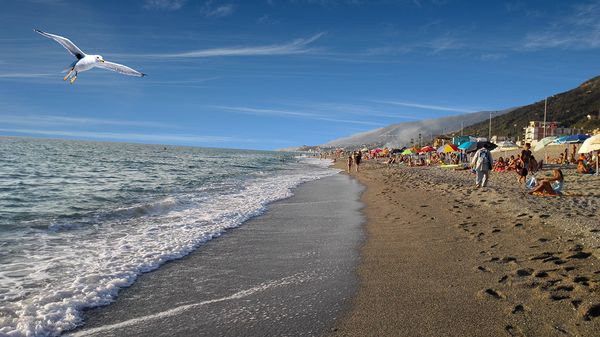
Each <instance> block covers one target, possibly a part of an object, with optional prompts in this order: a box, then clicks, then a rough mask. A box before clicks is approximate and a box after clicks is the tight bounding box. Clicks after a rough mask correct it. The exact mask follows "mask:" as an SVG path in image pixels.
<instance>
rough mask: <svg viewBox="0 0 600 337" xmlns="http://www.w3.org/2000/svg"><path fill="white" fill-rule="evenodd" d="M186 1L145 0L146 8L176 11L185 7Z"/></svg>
mask: <svg viewBox="0 0 600 337" xmlns="http://www.w3.org/2000/svg"><path fill="white" fill-rule="evenodd" d="M185 3H186V0H145V1H144V8H146V9H163V10H169V11H174V10H178V9H180V8H181V7H183V5H185Z"/></svg>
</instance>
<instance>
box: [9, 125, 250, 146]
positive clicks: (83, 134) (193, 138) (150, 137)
mask: <svg viewBox="0 0 600 337" xmlns="http://www.w3.org/2000/svg"><path fill="white" fill-rule="evenodd" d="M0 132H6V133H19V134H26V135H43V136H57V137H74V138H87V139H104V140H121V141H123V140H125V141H139V142H174V143H224V142H233V141H240V140H241V139H236V138H234V137H217V136H200V135H171V134H151V133H128V132H124V133H119V132H96V131H69V130H39V129H10V128H0Z"/></svg>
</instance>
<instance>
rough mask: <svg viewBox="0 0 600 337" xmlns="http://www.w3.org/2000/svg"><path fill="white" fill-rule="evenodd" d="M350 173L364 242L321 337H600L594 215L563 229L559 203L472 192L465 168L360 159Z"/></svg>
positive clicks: (504, 192) (498, 190)
mask: <svg viewBox="0 0 600 337" xmlns="http://www.w3.org/2000/svg"><path fill="white" fill-rule="evenodd" d="M344 164H345V163H343V162H339V161H338V163H336V167H337V168H341V169H344V168H345V167H344ZM436 170H437V171H436ZM351 175H352V176H354V177H356V178H357V179H358V180H359V181H360V182H361V183H362V184H363V185H365V186H366V191H365V192H364V193H363V196H362V201H363V203H364V204H365V205H366V206H365V209H364V212H365V216H366V217H367V222H366V232H367V239H366V241H365V243H364V245H363V247H362V248H361V256H362V259H361V262H360V264H359V268H358V274H359V278H360V283H359V288H358V292H357V294H356V297H355V298H354V300H353V305H352V308H351V309H350V311H348V312H347V313H346V316H345V317H344V318H343V319H342V320H341V321H339V322H338V324H337V326H336V331H335V332H333V333H331V334H330V335H332V336H565V335H579V336H594V335H596V334H597V331H600V317H598V316H600V295H599V294H600V263H599V261H598V258H597V256H598V252H599V251H600V247H599V246H598V240H597V239H598V237H597V234H598V230H599V229H600V228H597V227H599V225H598V223H597V211H595V208H592V209H593V210H594V212H593V213H594V216H593V217H592V216H591V213H590V214H587V213H586V214H583V215H582V216H579V215H578V214H571V216H570V219H571V220H572V223H577V224H579V225H581V228H582V229H581V230H577V231H574V232H572V233H570V232H568V231H566V230H565V229H564V226H561V224H563V225H564V223H563V222H564V218H563V217H562V216H561V214H560V213H561V208H560V199H557V198H555V199H551V198H550V199H549V198H546V199H536V197H530V198H528V199H527V197H523V196H521V195H520V194H515V191H514V190H512V189H510V188H509V189H504V188H502V187H501V186H500V185H499V180H500V181H501V179H500V178H498V177H496V175H493V176H492V180H491V182H492V185H491V187H489V188H484V189H479V190H478V189H474V188H473V187H474V186H473V184H474V183H473V181H472V180H471V177H470V175H468V174H467V173H466V172H464V171H463V172H448V171H441V170H440V169H437V168H398V167H393V168H388V167H387V166H386V165H385V164H382V163H378V162H376V161H367V162H365V163H363V164H362V165H361V172H360V173H358V174H356V173H355V172H352V173H351ZM495 177H496V178H497V180H496V181H494V179H495ZM504 178H506V179H508V177H504ZM510 178H512V177H510ZM567 205H568V207H572V208H573V207H574V206H571V204H570V203H568V202H567ZM515 207H516V208H515ZM593 207H595V206H594V205H593ZM584 208H585V206H584ZM571 212H573V211H571ZM586 219H587V220H590V219H591V222H585V220H586ZM580 220H581V221H580ZM590 226H595V227H594V228H590ZM582 233H586V235H583V234H582Z"/></svg>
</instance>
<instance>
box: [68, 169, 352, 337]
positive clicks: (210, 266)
mask: <svg viewBox="0 0 600 337" xmlns="http://www.w3.org/2000/svg"><path fill="white" fill-rule="evenodd" d="M362 190H363V187H362V185H360V184H359V183H358V182H357V181H356V180H355V179H352V178H350V177H348V176H346V175H341V174H336V175H333V176H330V177H326V178H323V179H319V180H315V181H310V182H307V183H304V184H301V185H300V186H298V187H297V188H296V189H295V190H294V195H293V196H292V197H290V198H287V199H284V200H280V201H276V202H274V203H272V204H269V206H268V210H267V211H266V212H265V213H264V214H262V215H260V216H258V217H256V218H253V219H250V220H248V221H247V222H246V223H244V224H243V225H242V226H240V227H238V228H235V229H233V230H231V231H228V232H227V233H225V234H224V235H222V236H221V237H219V238H216V239H214V240H211V241H209V242H208V243H206V244H205V245H203V246H201V247H200V248H198V249H197V250H196V251H194V252H193V253H191V254H190V255H188V256H186V257H184V258H182V259H180V260H175V261H172V262H169V263H167V264H165V265H163V266H161V268H159V269H157V270H155V271H153V272H150V273H147V274H143V275H141V276H140V277H139V278H138V280H137V281H136V282H135V283H134V284H133V285H132V286H131V287H129V288H125V289H123V290H122V291H121V293H120V294H119V296H118V297H117V299H116V301H115V302H113V303H112V304H110V305H108V306H104V307H98V308H94V309H91V310H88V311H86V312H85V313H84V322H85V323H84V325H83V326H82V327H80V328H79V329H76V330H73V331H69V332H66V333H65V334H64V335H66V336H137V335H152V336H187V335H195V336H226V335H227V336H229V335H239V336H241V335H281V336H300V335H306V336H315V335H322V334H324V333H326V331H329V329H331V327H333V326H334V323H335V321H336V320H337V319H338V317H339V316H341V315H342V314H343V313H344V312H346V311H347V309H348V307H349V304H350V303H349V301H350V299H351V298H352V296H353V294H354V293H355V289H356V286H357V279H356V273H355V271H356V264H357V262H358V258H359V255H358V246H359V245H360V242H361V241H362V240H363V232H362V222H363V218H362V215H361V213H360V209H361V208H362V204H361V203H360V201H359V195H360V193H361V192H362Z"/></svg>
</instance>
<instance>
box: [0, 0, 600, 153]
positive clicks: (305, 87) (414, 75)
mask: <svg viewBox="0 0 600 337" xmlns="http://www.w3.org/2000/svg"><path fill="white" fill-rule="evenodd" d="M0 9H1V10H0V28H1V29H0V135H4V136H33V137H43V138H66V139H88V140H105V141H125V142H138V143H158V144H177V145H192V146H207V147H219V148H244V149H265V150H271V149H278V148H285V147H290V146H297V145H302V144H309V145H316V144H322V143H325V142H327V141H329V140H332V139H335V138H338V137H342V136H348V135H351V134H354V133H357V132H361V131H367V130H371V129H375V128H379V127H384V126H387V125H389V124H394V123H401V122H409V121H414V120H419V119H427V118H438V117H443V116H449V115H455V114H462V113H466V112H475V111H484V110H485V111H488V110H489V111H496V110H503V109H506V108H510V107H515V106H520V105H526V104H530V103H533V102H535V101H539V100H542V99H544V97H546V96H550V95H553V94H555V93H558V92H563V91H566V90H569V89H571V88H573V87H576V86H578V85H579V84H581V83H582V82H584V81H586V80H587V79H589V78H592V77H594V76H597V75H598V74H599V72H600V71H599V70H600V64H598V63H599V62H598V52H599V49H600V20H598V19H597V18H598V17H600V0H598V1H553V0H540V1H479V0H473V1H466V0H464V1H459V0H455V1H454V0H397V1H394V0H387V1H386V0H373V1H366V0H364V1H363V0H256V1H250V0H245V1H236V0H223V1H220V0H208V1H206V0H202V1H192V0H130V1H111V0H102V1H98V0H93V1H90V0H79V1H69V0H18V1H17V0H15V1H11V0H0ZM33 29H41V30H43V31H46V32H49V33H53V34H58V35H61V36H65V37H67V38H69V39H71V40H72V41H73V42H74V43H75V44H76V45H77V46H78V47H79V48H81V49H82V50H83V51H84V52H85V53H88V54H100V55H102V56H103V57H104V59H106V60H108V61H112V62H117V63H122V64H125V65H128V66H130V67H132V68H134V69H138V70H140V71H142V72H144V73H146V74H148V76H147V77H143V78H137V77H129V76H123V75H120V74H117V73H114V72H110V71H106V70H103V69H92V70H90V71H87V72H82V73H80V74H79V77H78V79H77V81H76V82H75V83H74V84H69V83H68V82H64V81H63V80H62V78H63V76H64V75H65V74H63V73H61V71H62V70H63V69H66V68H67V67H68V66H69V65H70V64H71V62H73V61H74V60H75V59H74V58H73V57H72V56H71V55H70V54H69V53H68V52H67V51H66V50H65V49H63V48H62V47H61V46H60V45H59V44H57V43H56V42H54V41H52V40H50V39H47V38H45V37H43V36H41V35H38V34H37V33H35V32H34V31H33ZM549 109H551V102H550V103H549Z"/></svg>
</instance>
